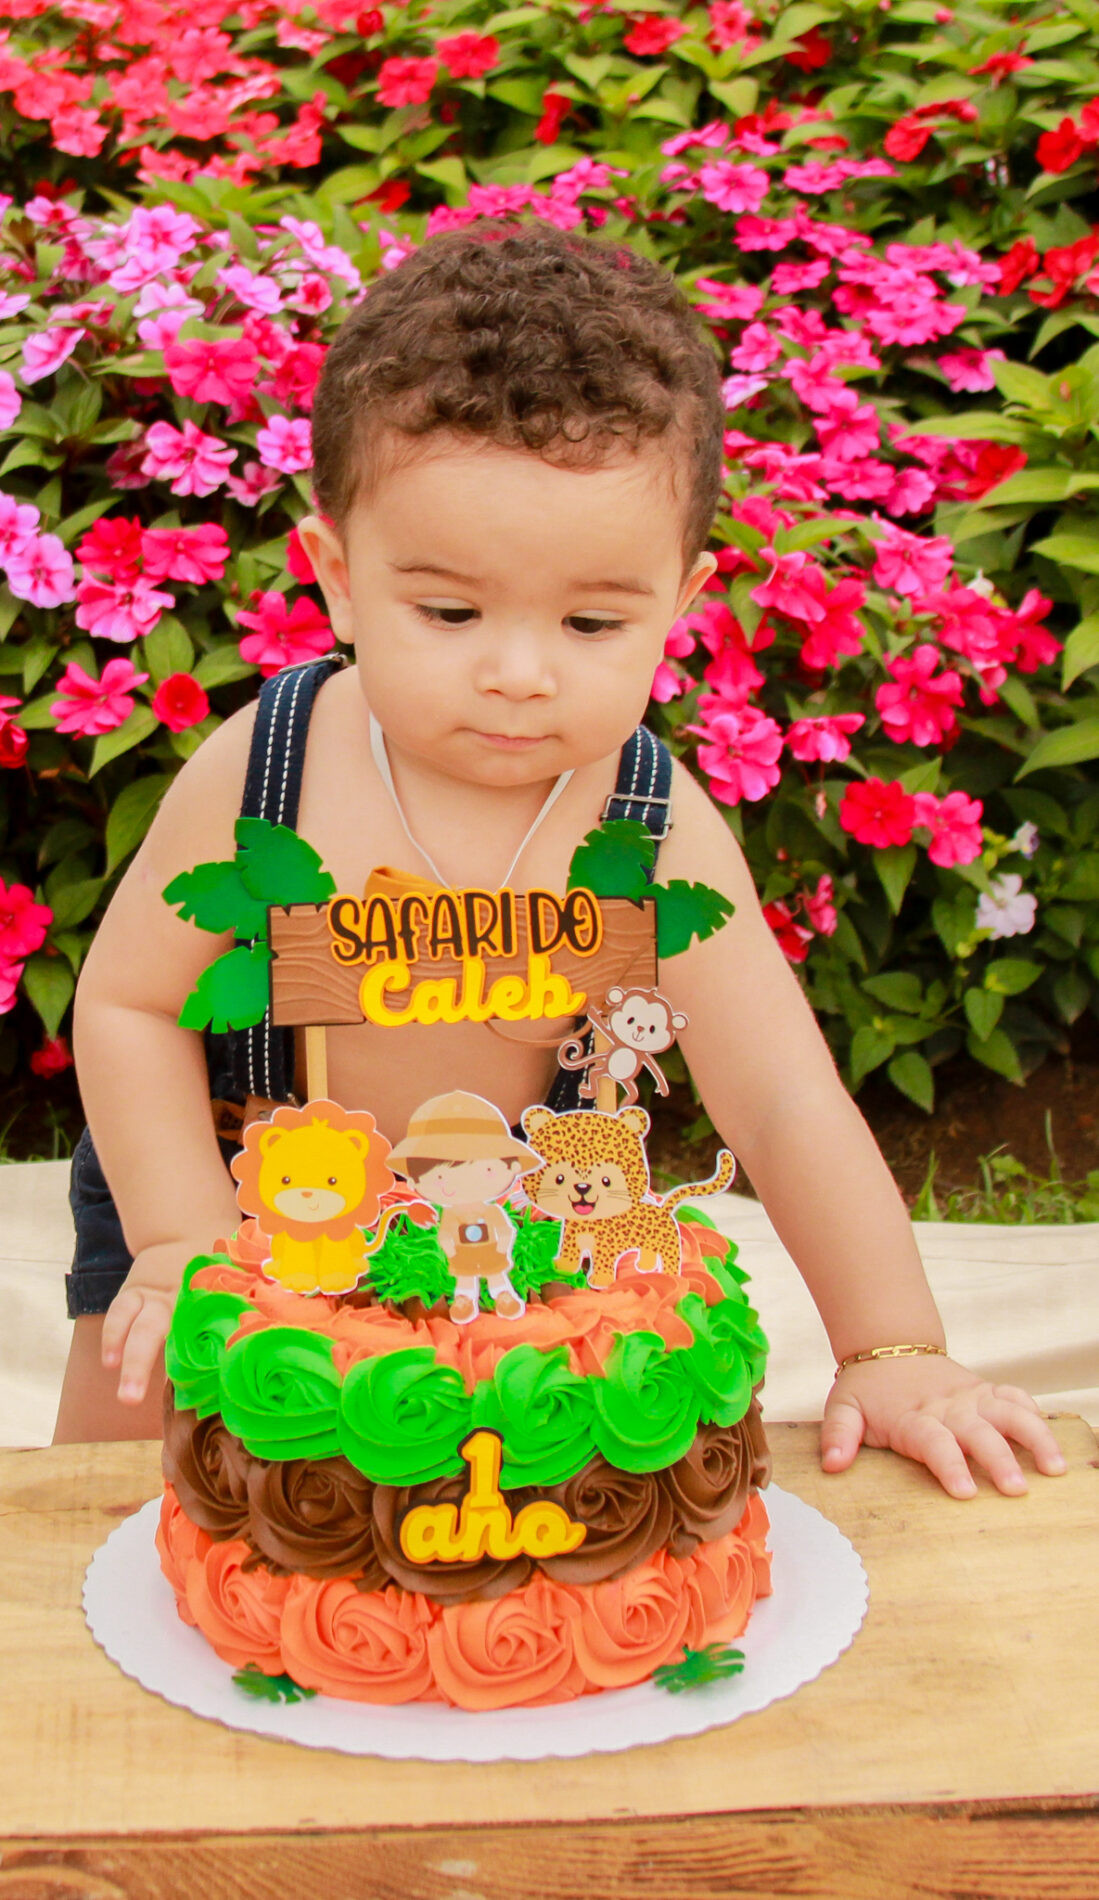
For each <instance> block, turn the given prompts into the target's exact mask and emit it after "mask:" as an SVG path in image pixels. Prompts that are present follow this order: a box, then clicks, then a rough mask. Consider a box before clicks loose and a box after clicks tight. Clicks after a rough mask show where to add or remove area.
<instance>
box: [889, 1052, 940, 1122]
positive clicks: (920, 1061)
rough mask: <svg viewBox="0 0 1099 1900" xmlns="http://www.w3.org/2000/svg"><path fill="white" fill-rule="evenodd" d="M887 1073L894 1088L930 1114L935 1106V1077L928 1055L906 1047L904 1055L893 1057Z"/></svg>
mask: <svg viewBox="0 0 1099 1900" xmlns="http://www.w3.org/2000/svg"><path fill="white" fill-rule="evenodd" d="M885 1073H886V1075H887V1076H888V1077H889V1080H890V1081H891V1082H892V1084H893V1087H894V1088H897V1089H900V1092H901V1094H902V1095H907V1097H908V1099H909V1101H910V1102H915V1104H916V1107H917V1108H922V1109H923V1110H924V1112H925V1114H928V1115H930V1113H931V1110H932V1109H933V1108H934V1106H935V1078H934V1076H933V1075H932V1073H931V1064H930V1063H929V1062H928V1060H927V1057H926V1056H921V1055H920V1053H919V1051H918V1050H916V1049H906V1050H905V1051H904V1053H903V1055H899V1056H894V1057H893V1060H892V1062H891V1063H890V1064H889V1067H888V1068H887V1069H886V1071H885Z"/></svg>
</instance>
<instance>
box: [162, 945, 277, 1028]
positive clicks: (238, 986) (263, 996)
mask: <svg viewBox="0 0 1099 1900" xmlns="http://www.w3.org/2000/svg"><path fill="white" fill-rule="evenodd" d="M270 965H271V952H270V950H269V949H268V948H267V945H266V944H265V943H253V944H238V945H237V948H236V949H235V950H227V951H226V952H225V954H224V956H221V957H218V958H216V960H215V961H214V962H213V963H211V964H210V965H209V966H208V968H207V969H205V970H203V972H202V975H201V976H200V977H199V979H198V982H197V983H196V984H195V987H194V989H193V990H192V991H191V994H190V996H189V997H188V998H187V1001H186V1002H185V1003H184V1005H183V1008H182V1009H181V1010H180V1012H179V1022H180V1027H181V1028H183V1029H212V1030H213V1031H214V1032H215V1034H216V1035H224V1033H225V1031H226V1030H227V1029H250V1028H251V1027H252V1025H253V1024H254V1023H261V1022H262V1021H263V1018H264V1013H265V1011H266V1009H267V1003H268V997H269V991H270V984H269V980H268V971H269V969H270Z"/></svg>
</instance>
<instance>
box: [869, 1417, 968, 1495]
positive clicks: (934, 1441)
mask: <svg viewBox="0 0 1099 1900" xmlns="http://www.w3.org/2000/svg"><path fill="white" fill-rule="evenodd" d="M890 1443H891V1444H892V1447H893V1450H894V1451H899V1452H900V1453H901V1455H902V1457H904V1458H912V1459H914V1460H915V1462H916V1463H917V1464H919V1465H926V1466H927V1468H928V1470H929V1471H930V1472H931V1473H932V1474H933V1475H934V1476H935V1477H936V1478H938V1480H939V1483H940V1484H941V1485H942V1488H943V1490H944V1491H947V1492H949V1494H950V1496H951V1497H952V1498H972V1497H975V1496H976V1493H977V1486H976V1485H975V1484H974V1482H973V1474H972V1473H971V1471H970V1469H969V1466H968V1465H967V1464H966V1461H965V1453H964V1452H963V1450H962V1448H961V1446H960V1445H959V1443H958V1440H957V1439H956V1438H955V1436H954V1433H953V1432H952V1431H951V1430H950V1428H949V1426H946V1425H944V1424H943V1422H942V1420H941V1419H938V1418H935V1417H934V1415H933V1414H932V1413H931V1412H906V1413H905V1414H904V1415H903V1417H902V1418H900V1419H899V1420H898V1421H897V1426H896V1429H895V1431H894V1434H893V1437H892V1439H891V1440H890Z"/></svg>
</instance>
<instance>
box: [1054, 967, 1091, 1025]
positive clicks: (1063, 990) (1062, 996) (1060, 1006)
mask: <svg viewBox="0 0 1099 1900" xmlns="http://www.w3.org/2000/svg"><path fill="white" fill-rule="evenodd" d="M1090 1000H1091V984H1090V983H1089V982H1088V980H1087V977H1086V976H1085V975H1084V974H1083V972H1082V971H1081V970H1062V971H1061V974H1060V975H1059V976H1056V977H1054V979H1053V1001H1054V1004H1055V1006H1056V1009H1057V1013H1058V1015H1059V1016H1060V1018H1061V1020H1062V1022H1066V1023H1074V1022H1075V1021H1076V1019H1077V1017H1078V1016H1082V1015H1083V1013H1084V1011H1085V1009H1086V1008H1087V1006H1088V1003H1089V1002H1090Z"/></svg>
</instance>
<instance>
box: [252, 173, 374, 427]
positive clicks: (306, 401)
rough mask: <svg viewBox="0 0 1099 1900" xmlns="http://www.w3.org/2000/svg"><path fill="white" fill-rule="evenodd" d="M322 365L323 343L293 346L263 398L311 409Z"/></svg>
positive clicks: (263, 385)
mask: <svg viewBox="0 0 1099 1900" xmlns="http://www.w3.org/2000/svg"><path fill="white" fill-rule="evenodd" d="M406 190H407V187H406ZM323 363H324V344H323V343H298V344H295V346H294V347H293V348H292V349H289V350H287V352H286V355H285V356H284V357H283V359H282V361H281V362H280V364H279V366H278V368H277V369H276V371H275V373H274V376H273V377H272V378H271V379H270V381H269V382H266V383H263V384H262V385H261V387H262V389H263V391H264V393H265V395H271V396H274V397H275V398H276V400H277V401H279V402H281V403H282V404H284V406H285V407H286V408H287V409H306V410H309V409H312V407H313V397H314V395H315V394H316V390H317V384H318V382H319V381H320V374H321V367H322V365H323Z"/></svg>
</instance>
